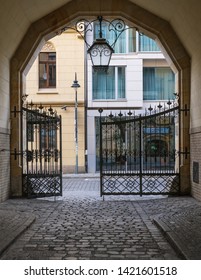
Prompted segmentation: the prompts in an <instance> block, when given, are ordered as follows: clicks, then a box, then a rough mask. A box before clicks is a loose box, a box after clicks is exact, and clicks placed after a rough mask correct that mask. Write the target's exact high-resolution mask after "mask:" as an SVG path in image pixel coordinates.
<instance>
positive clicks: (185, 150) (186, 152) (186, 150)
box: [179, 147, 190, 159]
mask: <svg viewBox="0 0 201 280" xmlns="http://www.w3.org/2000/svg"><path fill="white" fill-rule="evenodd" d="M179 154H180V155H184V156H185V159H187V158H188V155H190V152H188V148H187V147H185V149H184V151H183V152H181V151H179Z"/></svg>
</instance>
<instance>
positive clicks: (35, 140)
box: [22, 104, 62, 198]
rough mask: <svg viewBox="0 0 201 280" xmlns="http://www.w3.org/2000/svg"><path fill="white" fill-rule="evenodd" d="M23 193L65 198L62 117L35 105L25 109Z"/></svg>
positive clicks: (29, 195)
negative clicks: (63, 192) (63, 187)
mask: <svg viewBox="0 0 201 280" xmlns="http://www.w3.org/2000/svg"><path fill="white" fill-rule="evenodd" d="M22 127H23V136H22V139H23V140H22V141H23V145H22V146H23V193H24V195H25V196H27V197H29V198H31V197H46V196H61V195H62V155H61V151H62V146H61V145H62V141H61V116H58V115H57V114H56V112H55V111H53V109H52V108H51V107H50V108H49V109H45V108H43V107H42V106H41V105H40V106H39V107H37V106H34V105H33V104H30V105H27V107H26V108H25V107H23V108H22Z"/></svg>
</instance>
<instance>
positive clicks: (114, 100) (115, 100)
mask: <svg viewBox="0 0 201 280" xmlns="http://www.w3.org/2000/svg"><path fill="white" fill-rule="evenodd" d="M92 102H127V99H126V98H122V99H120V98H119V99H92Z"/></svg>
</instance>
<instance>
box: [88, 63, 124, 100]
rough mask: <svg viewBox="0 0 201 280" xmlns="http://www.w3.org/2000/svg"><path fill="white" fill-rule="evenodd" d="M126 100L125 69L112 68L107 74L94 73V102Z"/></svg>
mask: <svg viewBox="0 0 201 280" xmlns="http://www.w3.org/2000/svg"><path fill="white" fill-rule="evenodd" d="M123 98H125V67H118V66H110V67H109V69H108V71H107V72H100V71H93V100H96V99H106V100H108V99H123Z"/></svg>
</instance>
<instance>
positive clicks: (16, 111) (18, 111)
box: [11, 106, 22, 118]
mask: <svg viewBox="0 0 201 280" xmlns="http://www.w3.org/2000/svg"><path fill="white" fill-rule="evenodd" d="M11 113H14V117H15V118H16V116H17V113H22V111H21V110H17V107H16V106H14V110H13V111H11Z"/></svg>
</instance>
